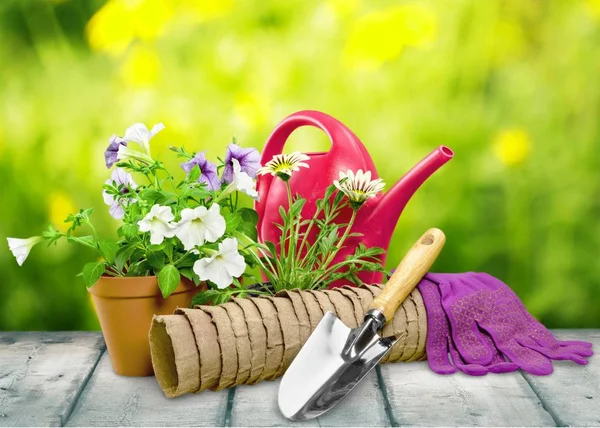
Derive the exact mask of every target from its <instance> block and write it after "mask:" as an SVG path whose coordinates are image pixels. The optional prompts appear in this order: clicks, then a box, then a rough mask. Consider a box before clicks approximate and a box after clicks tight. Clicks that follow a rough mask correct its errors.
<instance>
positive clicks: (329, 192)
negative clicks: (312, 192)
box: [323, 180, 343, 201]
mask: <svg viewBox="0 0 600 428" xmlns="http://www.w3.org/2000/svg"><path fill="white" fill-rule="evenodd" d="M341 182H342V183H343V180H341ZM336 190H337V187H335V184H330V185H329V186H328V187H327V189H326V190H325V196H324V197H323V200H324V201H329V198H331V195H333V192H335V191H336Z"/></svg>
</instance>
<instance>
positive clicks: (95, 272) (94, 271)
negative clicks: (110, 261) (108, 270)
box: [82, 262, 106, 288]
mask: <svg viewBox="0 0 600 428" xmlns="http://www.w3.org/2000/svg"><path fill="white" fill-rule="evenodd" d="M105 266H106V265H105V264H104V262H91V263H87V264H86V265H85V266H84V267H83V272H82V276H83V281H84V282H85V285H86V286H87V287H88V288H89V287H91V286H92V285H94V284H95V283H96V281H98V280H99V279H100V277H101V276H102V274H103V273H104V271H105Z"/></svg>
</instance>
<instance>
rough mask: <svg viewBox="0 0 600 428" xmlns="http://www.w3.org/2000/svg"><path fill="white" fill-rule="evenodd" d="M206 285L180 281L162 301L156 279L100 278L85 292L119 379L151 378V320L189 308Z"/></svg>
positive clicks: (151, 277)
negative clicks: (133, 377) (90, 298)
mask: <svg viewBox="0 0 600 428" xmlns="http://www.w3.org/2000/svg"><path fill="white" fill-rule="evenodd" d="M203 289H205V284H200V286H198V287H197V286H196V285H194V283H193V282H191V281H189V280H187V279H183V280H182V281H181V283H180V284H179V286H178V287H177V289H175V291H174V292H173V294H171V295H170V296H169V297H168V298H166V299H164V298H163V297H162V295H161V293H160V289H159V288H158V280H157V278H156V277H155V276H147V277H125V278H113V277H107V276H103V277H102V278H100V279H99V280H98V282H97V283H96V284H94V285H93V286H92V287H90V288H89V289H88V291H89V292H90V294H91V295H92V300H93V302H94V307H95V309H96V314H97V315H98V320H99V321H100V326H101V328H102V334H103V335H104V340H105V342H106V348H107V350H108V355H109V356H110V360H111V363H112V367H113V370H114V371H115V373H117V374H119V375H122V376H151V375H152V374H153V373H154V372H153V369H152V360H151V357H150V345H149V343H148V331H149V330H150V324H151V323H152V317H153V316H154V315H155V314H156V315H169V314H172V313H173V311H174V310H175V309H177V308H178V307H180V308H188V307H189V306H190V302H191V301H192V298H193V297H194V295H195V294H196V293H198V292H199V291H202V290H203Z"/></svg>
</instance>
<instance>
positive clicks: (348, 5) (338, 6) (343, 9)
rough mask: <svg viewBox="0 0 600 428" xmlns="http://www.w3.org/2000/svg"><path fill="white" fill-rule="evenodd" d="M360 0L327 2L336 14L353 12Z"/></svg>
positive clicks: (333, 0)
mask: <svg viewBox="0 0 600 428" xmlns="http://www.w3.org/2000/svg"><path fill="white" fill-rule="evenodd" d="M359 3H360V1H359V0H329V1H328V2H327V4H328V5H329V7H331V9H333V11H334V12H335V13H336V14H338V15H347V14H349V13H351V12H354V11H355V10H356V9H357V7H358V5H359Z"/></svg>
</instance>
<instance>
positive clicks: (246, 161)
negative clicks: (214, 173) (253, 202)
mask: <svg viewBox="0 0 600 428" xmlns="http://www.w3.org/2000/svg"><path fill="white" fill-rule="evenodd" d="M232 159H237V161H238V162H239V163H240V167H241V168H242V172H245V173H246V174H248V175H249V176H250V177H251V178H253V179H254V178H256V172H257V171H258V169H259V168H260V167H261V164H260V153H258V150H256V149H253V148H248V149H244V148H242V147H240V146H238V145H237V144H235V143H231V144H230V145H229V147H227V154H226V155H225V168H224V169H223V182H224V183H228V184H229V183H231V182H232V181H233V178H234V174H233V162H231V160H232Z"/></svg>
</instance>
